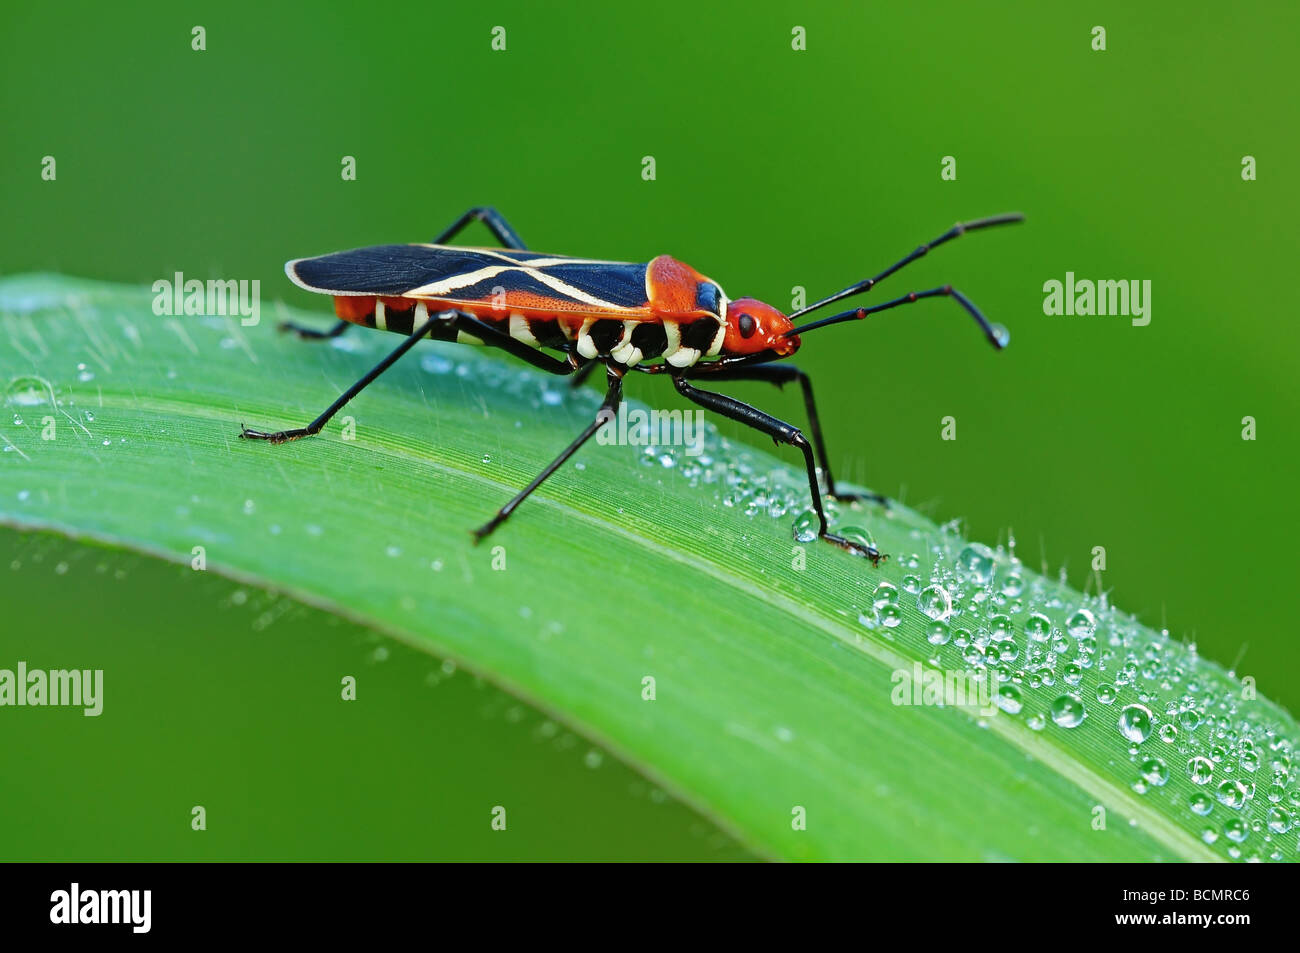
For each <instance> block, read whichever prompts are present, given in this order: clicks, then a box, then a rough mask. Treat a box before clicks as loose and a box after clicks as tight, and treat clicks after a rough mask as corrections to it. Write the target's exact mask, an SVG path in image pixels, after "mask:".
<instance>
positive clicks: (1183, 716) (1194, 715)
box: [1178, 708, 1201, 731]
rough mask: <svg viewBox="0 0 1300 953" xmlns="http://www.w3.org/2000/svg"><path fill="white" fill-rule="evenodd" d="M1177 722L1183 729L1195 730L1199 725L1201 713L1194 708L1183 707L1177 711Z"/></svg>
mask: <svg viewBox="0 0 1300 953" xmlns="http://www.w3.org/2000/svg"><path fill="white" fill-rule="evenodd" d="M1178 723H1179V724H1180V725H1182V726H1183V729H1184V730H1185V731H1195V730H1196V729H1197V728H1199V727H1200V725H1201V713H1200V712H1199V711H1197V710H1196V709H1195V708H1185V709H1183V711H1181V712H1179V713H1178Z"/></svg>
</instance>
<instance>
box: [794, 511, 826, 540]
mask: <svg viewBox="0 0 1300 953" xmlns="http://www.w3.org/2000/svg"><path fill="white" fill-rule="evenodd" d="M820 528H821V521H820V520H818V519H817V514H816V513H814V512H813V511H812V510H804V511H803V512H802V513H800V514H799V515H798V517H796V518H795V521H794V538H795V539H796V540H797V541H798V542H800V543H811V542H812V541H813V540H815V539H816V538H817V531H818V529H820Z"/></svg>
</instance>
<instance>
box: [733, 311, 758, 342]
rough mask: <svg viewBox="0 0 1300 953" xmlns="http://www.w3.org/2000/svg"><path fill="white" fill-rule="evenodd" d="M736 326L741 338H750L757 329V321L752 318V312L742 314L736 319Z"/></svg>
mask: <svg viewBox="0 0 1300 953" xmlns="http://www.w3.org/2000/svg"><path fill="white" fill-rule="evenodd" d="M736 328H737V330H739V331H740V336H741V337H742V338H752V337H753V336H754V332H755V331H757V330H758V322H757V321H755V320H754V316H753V315H752V314H742V315H741V316H740V318H739V319H738V320H737V321H736Z"/></svg>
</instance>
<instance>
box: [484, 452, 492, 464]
mask: <svg viewBox="0 0 1300 953" xmlns="http://www.w3.org/2000/svg"><path fill="white" fill-rule="evenodd" d="M483 462H484V463H491V462H492V455H491V454H487V453H485V454H483Z"/></svg>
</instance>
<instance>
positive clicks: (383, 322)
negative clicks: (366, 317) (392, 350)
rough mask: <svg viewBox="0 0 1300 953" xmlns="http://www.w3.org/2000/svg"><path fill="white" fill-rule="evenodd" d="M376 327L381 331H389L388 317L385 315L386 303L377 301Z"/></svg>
mask: <svg viewBox="0 0 1300 953" xmlns="http://www.w3.org/2000/svg"><path fill="white" fill-rule="evenodd" d="M375 327H377V328H379V330H381V331H387V330H388V316H387V315H386V314H385V313H384V303H383V302H382V301H380V300H379V299H378V298H376V299H375Z"/></svg>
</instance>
